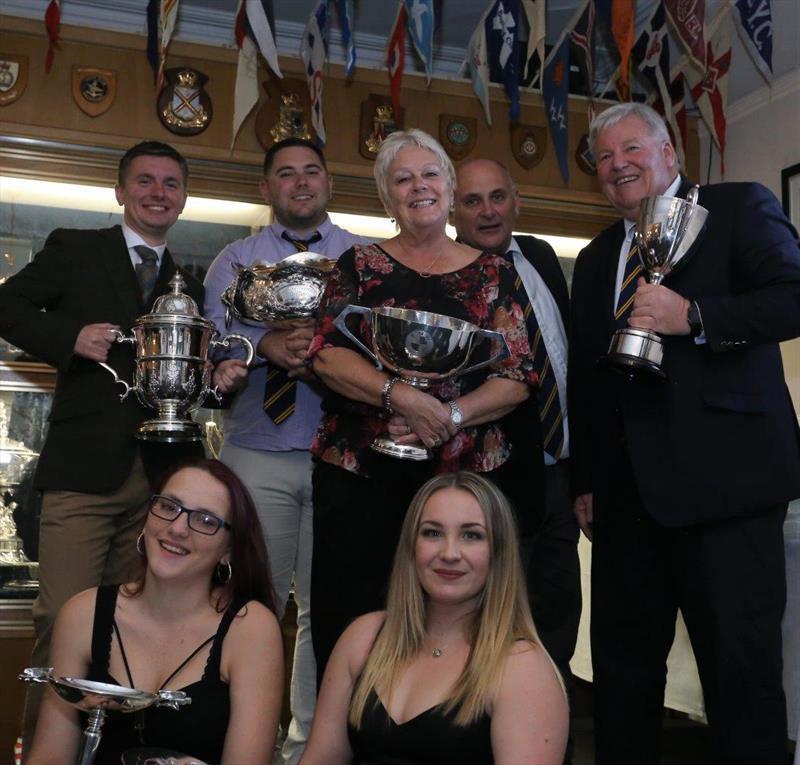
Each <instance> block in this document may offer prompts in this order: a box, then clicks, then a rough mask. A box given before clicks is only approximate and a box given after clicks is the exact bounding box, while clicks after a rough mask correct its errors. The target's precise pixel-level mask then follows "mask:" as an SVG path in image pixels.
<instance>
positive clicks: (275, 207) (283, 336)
mask: <svg viewBox="0 0 800 765" xmlns="http://www.w3.org/2000/svg"><path fill="white" fill-rule="evenodd" d="M259 189H260V191H261V196H262V197H263V199H264V201H265V202H266V203H267V204H268V205H270V206H271V208H272V213H273V218H274V223H273V224H272V225H270V226H266V227H265V228H264V229H263V230H262V231H261V233H259V234H256V235H255V236H250V237H247V238H246V239H240V240H239V241H237V242H233V243H232V244H230V245H228V246H227V247H226V248H225V249H224V250H223V251H222V252H221V253H220V254H219V255H218V256H217V257H216V259H215V260H214V262H213V263H212V264H211V268H210V269H209V271H208V275H207V276H206V281H205V286H206V301H205V316H206V318H208V319H211V320H212V321H214V322H215V324H216V325H217V328H218V329H219V330H220V332H221V333H222V334H226V333H228V332H238V333H240V334H243V335H246V336H247V337H249V338H250V339H251V340H252V342H253V347H254V348H256V361H255V363H254V365H253V368H252V369H251V370H250V371H249V374H248V371H247V369H246V368H245V366H244V362H243V361H242V360H241V358H235V352H232V353H231V357H230V358H229V359H227V360H224V361H222V362H220V364H219V366H218V367H217V370H216V379H217V380H218V381H221V382H222V383H223V384H225V385H226V386H231V387H235V388H238V389H239V391H238V393H237V395H236V397H235V398H234V400H233V403H232V406H231V408H230V409H229V410H228V411H227V412H226V413H225V415H224V433H225V445H224V447H223V449H222V454H221V459H222V461H223V462H225V463H226V464H228V465H229V466H230V467H231V468H232V469H233V470H235V471H236V473H238V475H239V476H240V477H241V479H242V480H243V481H244V482H245V484H246V485H247V487H248V489H249V490H250V492H251V494H252V495H253V499H254V500H255V503H256V507H257V508H258V513H259V517H260V519H261V525H262V526H263V528H264V533H265V534H266V539H267V546H268V549H269V556H270V565H271V567H272V576H273V579H274V582H275V589H276V591H277V596H278V603H279V606H280V608H281V610H282V609H283V607H284V606H285V604H286V600H287V597H288V595H289V588H290V585H291V583H292V579H293V578H294V585H295V589H294V597H295V601H296V603H297V638H296V643H295V654H294V670H293V673H292V687H291V711H292V722H291V725H290V726H289V731H288V735H287V738H286V743H285V744H284V747H283V757H284V760H285V762H286V763H289V764H290V765H295V763H297V761H298V760H299V759H300V755H301V754H302V752H303V748H304V746H305V741H306V739H307V737H308V732H309V728H310V726H311V718H312V716H313V712H314V702H315V695H316V670H315V664H314V652H313V648H312V645H311V630H310V623H309V591H310V580H311V547H312V538H313V537H312V529H313V526H312V510H311V456H310V452H309V448H310V446H311V438H312V436H313V435H314V431H315V430H316V427H317V424H318V423H319V419H320V416H321V410H320V397H319V395H318V393H317V391H316V390H315V389H314V386H313V384H309V381H310V379H311V378H310V375H311V373H310V372H309V370H308V369H307V367H306V366H305V364H304V363H303V362H304V360H305V352H306V349H307V348H308V344H309V342H310V341H311V337H312V334H313V328H314V323H313V320H310V319H306V320H296V321H290V322H279V323H277V324H275V325H271V326H266V327H251V326H247V325H245V324H242V323H240V322H237V321H236V320H233V322H232V325H231V326H230V327H226V326H225V308H224V306H223V305H222V302H221V300H220V295H221V294H222V292H223V291H224V290H225V288H226V287H228V285H229V284H230V283H231V282H232V281H233V278H234V275H235V274H236V272H237V266H249V265H251V264H252V263H254V262H256V261H269V262H276V261H279V260H281V259H283V258H285V257H286V256H287V255H291V254H292V253H295V252H297V251H298V250H310V251H312V252H317V253H320V254H323V255H326V256H327V257H333V258H336V257H338V256H339V255H341V253H342V252H344V251H345V250H347V249H348V248H349V247H351V246H352V245H353V244H355V243H361V242H365V241H370V240H365V239H364V237H359V236H355V235H354V234H351V233H350V232H348V231H345V230H344V229H342V228H339V227H338V226H335V225H333V223H331V220H330V218H329V217H328V214H327V212H326V211H325V209H326V207H327V204H328V201H329V199H330V197H331V192H332V189H333V179H332V178H331V177H330V176H329V175H328V171H327V167H326V164H325V158H324V156H323V154H322V152H321V151H320V150H319V149H318V148H317V147H316V146H315V145H314V144H312V143H311V142H309V141H303V140H300V139H296V138H289V139H287V140H285V141H280V142H279V143H276V144H274V145H273V146H271V147H270V149H269V150H268V151H267V153H266V156H265V157H264V179H263V180H262V181H261V183H260V185H259Z"/></svg>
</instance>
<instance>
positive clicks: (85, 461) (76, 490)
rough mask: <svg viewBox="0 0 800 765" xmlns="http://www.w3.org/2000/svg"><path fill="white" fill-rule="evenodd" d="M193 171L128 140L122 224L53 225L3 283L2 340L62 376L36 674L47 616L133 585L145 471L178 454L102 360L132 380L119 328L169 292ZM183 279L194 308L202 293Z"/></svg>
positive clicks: (46, 455)
mask: <svg viewBox="0 0 800 765" xmlns="http://www.w3.org/2000/svg"><path fill="white" fill-rule="evenodd" d="M187 173H188V170H187V165H186V161H185V160H184V158H183V157H182V156H181V155H180V154H179V153H178V152H177V151H175V149H173V148H172V147H171V146H168V145H166V144H163V143H158V142H155V141H149V142H144V143H140V144H138V145H136V146H134V147H133V148H131V149H130V150H129V151H128V152H127V153H126V154H125V155H124V156H123V157H122V160H121V161H120V164H119V177H118V183H117V185H116V189H115V190H116V197H117V202H118V203H119V204H120V205H121V206H123V207H124V215H123V223H122V226H114V227H112V228H108V229H101V230H75V229H57V230H56V231H54V232H53V233H52V234H50V236H49V237H48V239H47V242H46V243H45V246H44V249H43V250H42V251H41V252H39V253H38V254H37V255H36V256H35V258H34V260H33V261H32V262H31V263H30V264H29V265H27V266H26V267H25V268H23V269H22V270H21V271H20V272H19V273H17V274H16V275H14V276H12V277H11V278H9V279H8V281H7V282H6V283H5V284H3V285H2V286H0V335H2V336H3V337H4V338H5V339H6V340H8V341H9V342H11V343H13V344H14V345H16V346H18V347H20V348H22V349H23V350H25V351H27V352H28V353H31V354H33V355H34V356H36V357H38V358H40V359H42V360H43V361H46V362H47V363H48V364H51V365H52V366H54V367H55V368H56V369H57V378H56V389H55V395H54V397H53V406H52V410H51V413H50V426H49V430H48V434H47V440H46V442H45V445H44V447H43V449H42V453H41V455H40V457H39V462H38V465H37V468H36V475H35V479H34V482H35V486H36V488H37V489H39V490H41V491H43V492H44V495H43V499H42V516H41V521H40V542H39V596H38V598H37V599H36V602H35V604H34V609H33V612H34V622H35V627H36V644H35V647H34V651H33V656H32V659H31V662H32V665H33V666H46V665H47V655H48V650H49V642H50V634H51V631H52V625H53V620H54V618H55V616H56V614H57V612H58V610H59V608H60V607H61V606H62V605H63V603H64V602H65V601H66V600H68V599H69V598H70V597H71V596H72V595H74V594H76V593H77V592H80V591H81V590H84V589H87V588H89V587H93V586H96V585H99V584H100V583H112V582H125V581H129V580H128V577H129V576H130V573H131V572H132V571H133V567H134V564H135V562H136V559H137V552H136V538H137V536H138V534H139V533H140V532H141V529H142V525H143V522H144V518H145V515H146V513H147V508H146V500H147V498H148V497H149V495H150V494H151V493H152V489H151V481H150V480H149V478H148V475H147V473H148V472H149V473H150V476H151V477H155V473H156V472H158V471H159V470H160V469H163V468H164V467H166V463H167V462H168V461H170V460H174V459H176V458H179V457H180V456H182V455H183V454H184V453H185V451H184V450H182V449H179V448H177V447H176V445H163V446H161V445H156V444H146V445H145V444H140V442H138V441H137V440H136V439H135V438H134V432H135V430H136V428H137V426H138V425H139V423H140V422H141V421H142V420H144V419H145V418H146V417H149V416H152V412H148V410H146V409H145V408H144V407H143V406H142V405H141V404H140V403H139V402H138V401H137V399H136V397H135V396H133V395H131V396H128V398H126V399H125V401H124V402H120V400H119V393H120V386H118V385H116V384H115V383H114V379H113V377H112V376H111V375H110V374H109V373H108V371H106V370H105V369H103V368H102V367H101V366H100V365H99V364H98V363H97V362H106V361H107V362H108V363H109V364H110V365H111V366H112V367H114V368H115V369H116V370H117V372H118V373H119V375H120V377H121V378H122V379H126V380H129V381H130V380H131V379H132V377H133V370H134V353H133V351H132V350H131V348H130V346H127V345H125V346H121V345H119V344H116V343H114V339H115V335H114V332H115V330H118V329H121V330H123V331H124V332H127V331H128V330H129V329H130V327H131V325H132V323H133V321H134V320H135V319H136V317H137V316H139V315H141V314H143V313H146V312H147V311H149V310H150V309H151V307H152V305H153V301H154V300H155V298H156V297H157V296H159V295H161V294H163V293H164V292H166V291H167V290H168V282H169V280H170V279H171V278H172V276H173V275H174V273H175V271H176V266H175V263H174V262H173V260H172V258H171V257H170V254H169V252H168V250H167V249H166V244H165V237H166V234H167V231H168V230H169V228H170V227H171V226H172V225H173V224H174V223H175V221H176V220H177V219H178V216H179V215H180V213H181V212H182V210H183V207H184V204H185V203H186V180H187ZM184 278H185V279H186V282H187V291H188V292H189V294H190V295H191V296H192V297H193V298H194V299H195V300H196V301H197V303H198V305H199V306H202V305H203V288H202V285H201V284H199V282H197V281H196V280H195V279H193V278H192V277H191V276H189V275H187V274H184ZM37 707H38V704H36V703H35V702H33V703H32V701H31V697H30V695H29V704H28V708H27V709H26V720H25V733H28V734H32V732H33V726H34V725H35V716H36V712H37Z"/></svg>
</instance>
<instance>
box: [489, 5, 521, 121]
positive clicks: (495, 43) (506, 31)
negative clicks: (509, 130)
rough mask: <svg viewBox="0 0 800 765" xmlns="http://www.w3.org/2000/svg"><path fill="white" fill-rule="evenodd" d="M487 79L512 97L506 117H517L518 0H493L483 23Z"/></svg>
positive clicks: (514, 119) (514, 118)
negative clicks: (497, 84) (500, 83)
mask: <svg viewBox="0 0 800 765" xmlns="http://www.w3.org/2000/svg"><path fill="white" fill-rule="evenodd" d="M483 27H484V29H485V30H486V52H487V54H488V58H489V74H490V78H491V79H492V80H494V81H495V82H497V81H501V82H502V83H503V87H504V88H505V90H506V93H507V94H508V97H509V98H510V99H511V108H510V110H509V118H510V119H511V121H512V122H514V121H516V120H518V119H519V74H518V72H517V50H516V48H517V37H518V35H519V0H495V2H494V3H492V6H491V8H489V13H488V15H487V16H486V20H485V21H484V22H483Z"/></svg>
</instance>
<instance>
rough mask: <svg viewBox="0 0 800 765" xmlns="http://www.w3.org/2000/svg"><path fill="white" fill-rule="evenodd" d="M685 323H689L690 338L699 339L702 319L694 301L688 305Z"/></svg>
mask: <svg viewBox="0 0 800 765" xmlns="http://www.w3.org/2000/svg"><path fill="white" fill-rule="evenodd" d="M686 321H687V322H689V334H690V335H691V336H692V337H699V336H700V335H702V334H703V319H702V317H701V316H700V308H698V306H697V303H696V302H695V301H692V302H691V303H690V304H689V310H688V311H687V313H686Z"/></svg>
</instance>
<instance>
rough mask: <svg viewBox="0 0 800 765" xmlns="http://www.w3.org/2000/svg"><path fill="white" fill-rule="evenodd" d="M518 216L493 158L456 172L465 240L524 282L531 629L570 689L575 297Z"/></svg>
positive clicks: (515, 198) (576, 569)
mask: <svg viewBox="0 0 800 765" xmlns="http://www.w3.org/2000/svg"><path fill="white" fill-rule="evenodd" d="M518 216H519V193H518V191H517V189H516V187H515V185H514V181H513V180H512V178H511V174H510V173H509V172H508V170H507V168H506V167H504V166H503V165H502V164H501V163H499V162H496V161H495V160H491V159H474V160H469V161H467V162H465V163H463V164H461V165H460V166H459V168H458V172H457V186H456V193H455V208H454V211H453V221H454V223H455V226H456V230H457V232H458V237H459V239H460V240H461V241H462V242H465V243H466V244H468V245H470V246H472V247H475V248H476V249H479V250H483V251H487V252H495V253H508V256H509V257H511V258H513V260H514V265H515V267H516V269H517V272H518V275H519V280H518V290H519V291H520V292H519V295H520V300H519V302H520V304H521V305H526V306H527V307H528V309H527V310H528V313H527V318H528V330H529V335H530V342H531V345H532V346H533V350H534V364H536V365H538V367H539V374H540V382H541V384H542V387H541V388H540V390H539V394H538V401H537V400H531V401H530V402H526V404H525V405H522V406H521V407H518V408H517V409H516V410H514V413H513V415H512V418H513V419H514V421H515V422H514V423H513V425H514V430H515V431H516V432H517V433H519V435H520V438H518V439H515V444H520V443H521V444H523V445H524V446H523V447H522V450H524V451H525V453H524V454H522V455H521V456H519V455H518V456H517V457H516V458H515V462H516V463H517V465H518V466H519V467H521V469H522V473H523V479H522V480H523V481H525V482H526V483H527V482H529V481H531V480H532V476H533V475H536V473H537V470H541V469H542V468H543V470H544V476H545V492H546V494H545V498H544V503H541V502H538V503H537V501H536V498H535V496H530V491H529V492H528V495H529V496H530V502H529V503H528V505H529V506H526V507H518V508H517V512H518V515H519V516H520V521H521V523H520V525H521V528H522V533H523V553H524V556H525V558H526V559H527V560H526V562H527V577H528V589H529V593H530V596H531V610H532V612H533V618H534V622H535V624H536V628H537V630H538V631H539V635H540V637H541V639H542V642H543V643H544V645H545V647H546V648H547V650H548V651H549V652H550V655H551V656H552V657H553V659H554V661H555V662H556V664H557V665H558V668H559V669H560V671H561V673H562V675H563V676H564V680H565V682H567V684H569V680H570V678H571V675H570V670H569V660H570V659H571V658H572V653H573V651H574V650H575V641H576V638H577V634H578V623H579V621H580V613H581V590H580V565H579V562H578V550H577V544H578V534H579V531H578V526H577V523H576V521H575V517H574V515H573V513H572V499H571V495H570V488H569V468H568V456H569V443H568V430H567V408H566V392H567V391H566V382H567V380H566V378H567V335H566V326H567V324H568V313H567V312H568V307H569V295H568V293H567V283H566V280H565V279H564V273H563V271H562V270H561V266H560V265H559V263H558V258H557V257H556V254H555V252H553V248H552V247H551V246H550V245H549V244H547V242H545V241H543V240H541V239H537V238H536V237H533V236H517V237H514V236H513V235H512V231H513V229H514V224H515V223H516V221H517V217H518ZM523 430H525V431H526V432H525V433H522V432H521V431H523ZM527 485H528V486H529V487H530V486H532V485H535V483H528V484H527ZM522 495H523V496H524V492H523V493H522ZM537 505H539V506H537Z"/></svg>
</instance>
